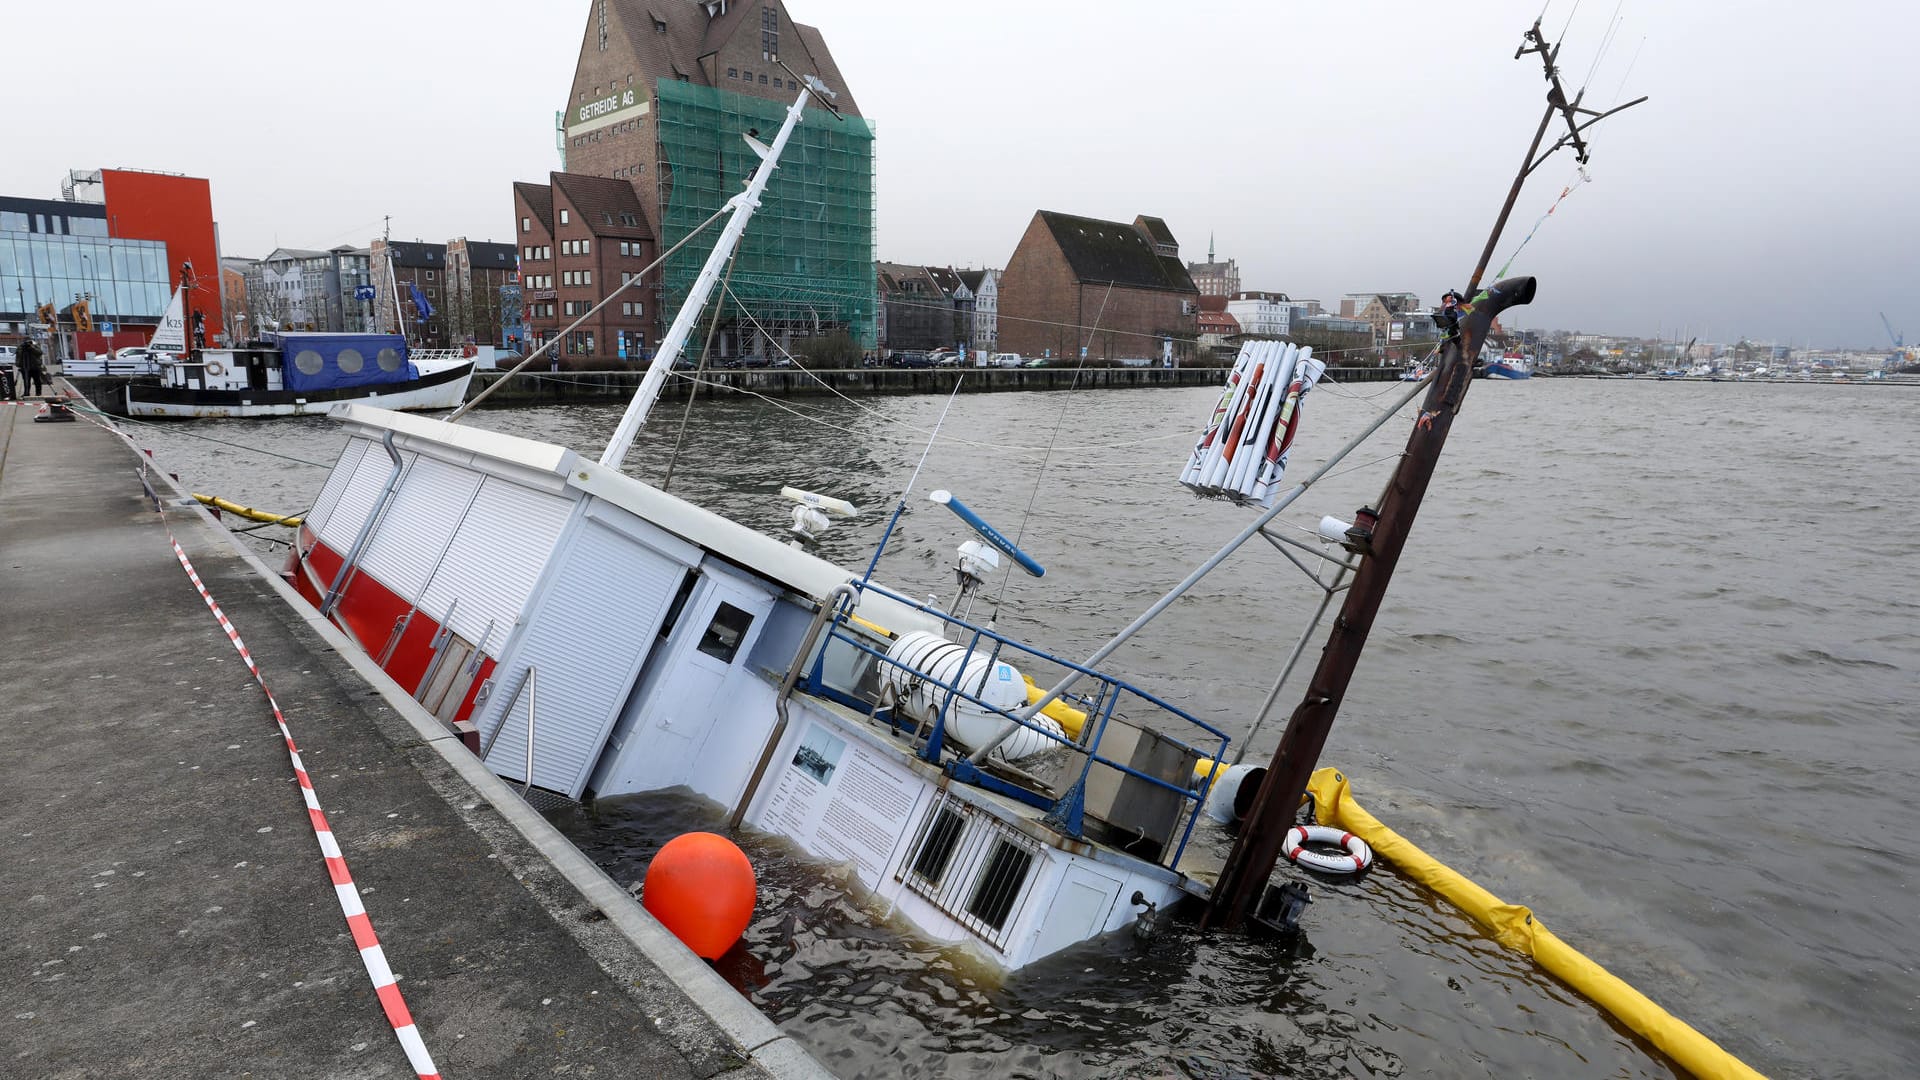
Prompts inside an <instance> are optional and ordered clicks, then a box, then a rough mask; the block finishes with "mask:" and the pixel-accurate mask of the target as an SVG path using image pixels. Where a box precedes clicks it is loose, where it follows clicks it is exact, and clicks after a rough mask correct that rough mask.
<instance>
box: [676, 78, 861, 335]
mask: <svg viewBox="0 0 1920 1080" xmlns="http://www.w3.org/2000/svg"><path fill="white" fill-rule="evenodd" d="M658 100H659V115H658V118H657V121H656V123H657V131H658V133H659V140H660V148H659V150H660V152H659V156H658V158H657V160H658V161H659V162H660V163H661V166H660V168H659V170H658V172H657V174H656V175H657V176H658V177H659V183H660V235H659V237H658V239H659V242H660V245H661V246H662V247H668V246H671V245H673V244H675V243H677V242H679V240H680V239H681V238H682V237H684V236H686V235H687V234H688V233H689V232H691V231H692V230H693V229H694V228H695V227H697V226H698V225H699V224H700V223H701V222H703V221H705V220H707V218H708V217H710V216H712V214H713V213H714V212H715V211H717V210H719V209H720V207H721V206H722V205H723V204H725V202H726V201H727V200H728V199H730V198H732V197H733V196H734V195H735V194H737V193H738V192H739V191H740V189H741V185H742V184H743V183H745V181H746V178H747V176H748V174H749V172H750V171H751V170H752V169H753V168H754V167H755V166H757V165H758V164H759V163H760V159H759V158H758V157H756V156H755V155H754V153H753V151H752V149H751V148H749V147H748V146H747V144H746V141H745V140H743V139H742V138H741V137H740V136H741V135H743V134H746V133H748V132H750V131H758V132H759V133H760V138H761V140H762V141H765V140H768V139H771V138H772V137H773V133H774V132H775V131H777V130H779V128H780V124H781V122H782V120H783V119H784V113H785V111H786V107H785V105H784V104H783V103H781V102H779V101H774V100H769V99H766V98H758V97H750V96H748V95H745V94H736V93H733V92H731V91H727V90H720V89H716V88H714V87H708V86H695V85H693V84H691V83H685V82H677V81H672V80H662V81H661V82H660V84H659V99H658ZM873 176H874V174H873V125H872V124H870V123H869V122H868V121H866V120H863V119H861V118H859V117H855V116H849V117H846V118H845V119H844V120H842V119H835V118H834V117H833V116H832V115H831V114H829V113H828V112H826V110H824V109H820V108H818V107H817V106H810V107H809V108H808V110H807V115H806V117H805V120H804V121H803V122H802V123H801V125H800V126H799V127H797V128H795V129H794V132H793V135H792V137H791V138H790V139H789V141H788V143H787V147H786V151H785V153H783V154H782V155H781V157H780V164H779V172H777V173H776V174H775V175H774V177H773V180H772V182H771V183H769V184H768V185H767V191H766V195H765V196H764V197H763V198H762V199H761V203H760V209H759V210H758V211H756V212H755V214H754V218H753V224H752V226H751V227H750V228H748V229H747V232H746V235H745V236H744V237H743V238H742V240H741V242H740V247H739V250H738V252H737V253H736V254H735V256H734V267H733V274H732V279H731V282H730V293H731V295H730V297H722V298H721V300H719V301H717V302H718V303H720V304H722V305H724V306H723V308H722V309H721V310H722V314H721V316H720V318H721V323H720V333H721V340H722V341H723V342H727V343H728V345H724V346H723V347H722V352H723V354H724V353H727V352H736V351H737V352H747V353H759V352H760V351H761V348H762V345H761V343H760V342H759V341H758V340H757V339H756V338H755V337H754V336H753V335H754V330H753V327H752V325H751V324H752V323H758V324H759V326H760V327H761V328H762V329H764V330H765V331H766V332H767V333H769V334H771V335H772V336H773V337H774V339H775V341H776V343H777V344H778V345H780V346H781V347H783V348H785V347H788V346H789V345H790V343H791V341H792V340H793V339H795V338H804V337H815V336H819V335H823V334H830V333H833V332H835V331H845V332H846V333H847V334H848V335H849V336H851V337H852V338H853V340H854V341H855V342H856V343H857V344H858V345H859V346H860V347H861V348H862V349H871V348H873V347H874V346H875V343H876V340H877V327H876V325H875V320H874V310H875V290H874V270H873V188H874V182H873ZM716 235H717V233H715V232H711V231H710V232H708V233H705V234H702V235H701V236H698V237H696V238H694V240H693V241H692V242H691V243H689V244H688V245H687V246H686V247H684V248H681V249H680V251H679V252H677V253H676V254H675V255H674V256H673V257H672V258H670V259H668V260H667V262H666V265H665V266H664V267H662V269H661V310H662V311H672V310H675V309H677V308H678V307H679V306H680V305H681V304H682V303H684V302H685V300H686V296H687V291H688V289H689V287H690V286H691V285H692V284H693V279H694V278H695V277H696V276H697V275H698V274H699V272H700V267H701V265H702V264H704V263H705V262H706V259H707V255H708V253H709V252H711V251H712V250H713V240H714V237H715V236H716ZM741 306H744V307H745V309H746V311H745V315H750V316H751V320H749V319H747V318H746V317H745V315H742V314H740V310H739V309H740V307H741Z"/></svg>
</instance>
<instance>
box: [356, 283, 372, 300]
mask: <svg viewBox="0 0 1920 1080" xmlns="http://www.w3.org/2000/svg"><path fill="white" fill-rule="evenodd" d="M353 298H354V299H355V300H371V299H373V286H371V285H355V286H354V287H353Z"/></svg>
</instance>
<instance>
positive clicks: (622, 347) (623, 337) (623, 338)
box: [615, 330, 627, 360]
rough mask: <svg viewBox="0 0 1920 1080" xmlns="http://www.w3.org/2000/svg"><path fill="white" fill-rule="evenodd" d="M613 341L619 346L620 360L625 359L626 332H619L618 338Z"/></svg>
mask: <svg viewBox="0 0 1920 1080" xmlns="http://www.w3.org/2000/svg"><path fill="white" fill-rule="evenodd" d="M615 340H616V341H617V342H618V343H619V345H620V359H622V360H625V359H626V358H627V332H626V331H625V330H622V331H620V332H619V336H618V337H617V338H615Z"/></svg>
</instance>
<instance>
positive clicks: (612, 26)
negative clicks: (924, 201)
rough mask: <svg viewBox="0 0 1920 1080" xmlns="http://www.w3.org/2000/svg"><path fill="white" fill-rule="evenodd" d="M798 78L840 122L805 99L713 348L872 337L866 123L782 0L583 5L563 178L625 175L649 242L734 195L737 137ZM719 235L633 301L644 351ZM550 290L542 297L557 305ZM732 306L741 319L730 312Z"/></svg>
mask: <svg viewBox="0 0 1920 1080" xmlns="http://www.w3.org/2000/svg"><path fill="white" fill-rule="evenodd" d="M783 65H784V66H783ZM789 71H790V72H791V74H789ZM806 75H815V76H818V77H819V78H820V79H821V81H822V82H824V83H825V84H826V85H827V86H828V87H829V88H831V89H832V90H833V91H834V92H835V93H837V94H838V95H839V97H838V100H837V101H836V102H835V104H836V106H837V108H838V109H839V110H840V112H841V113H842V116H843V118H840V119H836V118H835V117H834V116H832V115H831V114H829V113H828V112H826V111H825V110H823V109H821V108H820V107H819V106H818V105H817V104H810V105H809V106H808V109H807V114H806V119H805V121H804V122H803V123H802V124H801V126H800V127H799V128H797V129H796V130H795V131H794V133H793V136H792V138H791V141H790V142H789V143H788V146H787V150H786V153H785V155H784V156H783V158H782V160H781V163H780V171H779V173H778V174H776V175H775V177H774V178H773V181H772V183H771V184H770V186H769V187H768V190H767V193H766V197H765V198H763V199H762V200H761V206H760V209H759V210H758V211H757V212H756V214H755V217H754V220H753V224H752V226H751V227H750V228H748V230H747V232H746V235H745V237H744V238H743V240H742V242H741V244H740V247H739V250H738V253H737V254H736V256H735V260H734V268H733V279H732V282H731V291H732V293H733V297H734V299H735V300H737V301H738V304H735V303H733V302H731V301H730V302H729V307H728V313H727V314H726V315H724V316H723V317H722V322H721V326H720V328H719V332H718V335H717V336H716V338H715V349H716V351H717V352H719V353H720V354H721V355H747V354H758V355H767V354H769V353H772V352H774V351H776V349H775V346H778V347H780V348H786V349H789V350H791V349H793V348H794V347H795V344H794V339H796V338H802V337H806V336H812V335H824V334H831V333H834V332H836V331H844V332H847V333H849V334H851V336H852V337H853V338H854V340H855V341H856V342H858V343H859V344H861V345H862V346H863V347H868V348H871V347H872V346H873V344H874V320H875V298H874V269H873V230H874V222H873V205H874V192H873V129H872V127H871V126H870V125H869V124H868V123H867V122H866V121H865V120H864V119H862V118H861V116H860V111H859V106H858V104H857V103H856V102H855V100H854V98H853V95H852V93H851V92H850V91H849V89H848V87H847V85H846V82H845V80H844V79H843V78H842V77H841V75H840V71H839V69H838V67H837V66H836V65H835V63H834V61H833V57H832V55H831V54H830V53H829V52H828V51H827V48H826V43H825V40H824V39H823V38H822V37H821V34H820V32H819V31H818V30H816V29H814V28H813V27H810V26H802V25H799V24H797V23H795V22H793V20H792V18H791V17H790V16H789V14H788V12H787V8H786V5H785V4H784V3H781V2H780V0H748V2H744V3H742V2H734V0H699V2H695V0H594V2H593V3H592V4H591V5H590V8H589V14H588V18H587V25H586V33H585V35H584V38H583V40H582V42H581V46H580V58H579V62H578V64H577V66H576V69H575V72H574V78H573V86H572V88H571V91H570V93H569V98H568V101H567V110H566V112H565V113H564V114H563V116H564V119H563V121H562V125H561V131H560V136H561V147H562V152H563V159H564V165H563V171H564V172H565V173H566V174H569V175H579V176H594V177H599V178H602V179H606V180H616V181H622V182H625V183H628V184H630V185H631V187H632V189H633V191H634V194H635V197H636V199H637V200H638V205H639V208H640V209H639V218H640V221H641V224H642V226H643V227H644V228H645V229H646V230H647V235H646V237H645V239H646V240H647V241H648V247H649V250H650V251H656V252H657V251H662V250H666V249H668V248H671V247H672V246H673V245H674V244H675V243H677V242H679V241H680V240H681V239H682V238H684V237H686V236H687V234H688V233H689V232H691V231H692V230H693V229H694V228H695V227H697V226H698V225H700V223H701V222H703V221H705V220H706V219H707V218H708V217H710V216H711V215H712V214H713V213H714V212H715V211H716V210H719V209H720V207H721V206H722V205H723V204H724V203H725V202H726V200H727V199H729V198H731V197H732V196H733V195H734V194H735V193H737V192H738V191H739V190H740V188H741V185H742V183H743V182H744V181H745V179H746V177H747V175H748V173H749V172H750V171H751V170H752V169H753V168H754V167H756V166H757V165H758V164H759V159H758V158H757V157H755V156H754V154H753V152H752V150H751V149H750V148H749V147H748V146H747V145H746V143H745V142H744V141H743V140H742V139H741V137H740V136H741V135H742V134H743V133H746V132H748V131H757V132H759V134H760V138H761V140H762V141H769V140H771V138H772V137H773V133H774V132H776V131H778V130H779V127H780V124H781V122H782V120H783V119H784V115H785V112H786V108H787V106H788V105H789V104H791V103H792V101H793V100H794V98H795V96H796V95H797V94H798V93H799V89H800V85H799V81H798V80H799V79H800V77H802V76H806ZM516 201H518V196H516ZM520 216H531V215H527V214H522V213H520V211H519V210H518V208H516V219H515V220H516V224H518V218H519V217H520ZM556 227H557V222H556ZM717 233H718V229H717V227H714V228H710V229H708V230H707V231H705V232H703V233H702V234H701V235H700V236H699V237H697V238H695V239H694V240H693V241H692V242H691V243H689V244H688V245H687V246H686V247H684V248H682V249H681V250H680V251H679V252H678V253H677V254H675V256H674V257H673V258H672V259H670V260H669V261H668V262H667V264H666V265H665V266H664V267H663V269H662V274H661V277H660V281H659V283H658V287H657V289H656V290H654V291H653V292H652V293H651V294H650V295H646V296H643V297H637V298H636V299H637V300H639V301H640V302H641V303H642V305H643V307H644V308H645V310H646V316H645V319H646V322H645V326H644V332H645V334H646V340H647V343H648V345H649V347H651V346H652V345H653V344H655V343H657V342H658V340H659V338H660V336H661V335H662V334H664V332H665V330H666V321H667V320H669V319H670V318H671V316H672V314H673V313H674V312H675V311H677V310H678V309H679V307H680V304H681V301H682V300H683V299H684V298H685V296H686V294H687V291H688V287H689V286H690V285H691V284H692V281H693V278H694V277H695V276H696V275H697V274H698V272H699V269H700V266H701V264H702V263H704V262H705V260H706V257H707V254H708V253H709V252H710V251H711V250H712V246H713V238H714V237H715V236H716V235H717ZM616 242H617V241H616ZM521 246H522V247H523V248H524V247H525V246H526V242H525V241H522V245H521ZM523 256H524V251H523ZM642 265H644V263H643V264H642ZM558 273H564V271H558ZM597 287H598V286H596V288H597ZM555 291H556V296H555V298H553V299H551V300H542V301H537V302H538V303H556V304H562V305H564V304H565V302H566V300H565V299H564V298H561V297H558V295H557V292H558V286H556V289H555ZM602 295H604V293H602ZM527 302H528V305H529V308H531V306H532V305H533V304H534V303H536V301H534V300H533V299H532V298H531V297H529V298H528V301H527ZM740 305H744V307H745V314H736V312H738V311H739V306H740ZM561 325H562V326H564V325H565V323H564V322H563V323H561ZM582 329H583V330H584V329H585V328H584V327H583V328H582ZM769 338H771V339H772V340H768V339H769ZM617 343H618V342H617V341H610V340H609V339H608V337H607V336H606V333H605V332H604V331H602V332H600V333H599V334H597V335H596V337H595V341H594V347H595V350H596V351H597V353H598V354H599V355H601V356H612V355H614V350H613V349H611V348H609V347H608V346H609V345H610V344H617ZM581 344H584V342H582V343H581ZM629 351H630V352H631V349H630V350H629Z"/></svg>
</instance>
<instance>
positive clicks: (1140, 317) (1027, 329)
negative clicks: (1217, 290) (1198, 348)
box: [999, 210, 1200, 362]
mask: <svg viewBox="0 0 1920 1080" xmlns="http://www.w3.org/2000/svg"><path fill="white" fill-rule="evenodd" d="M999 300H1000V313H999V329H1000V342H999V347H1000V348H1001V349H1004V350H1006V351H1008V352H1017V353H1022V354H1024V355H1027V356H1042V355H1050V356H1054V357H1060V358H1066V359H1077V358H1078V357H1079V356H1080V350H1081V349H1082V348H1085V349H1086V350H1087V357H1088V359H1092V360H1119V359H1123V358H1132V357H1145V358H1148V359H1150V360H1153V361H1155V362H1159V361H1160V360H1161V358H1162V357H1163V356H1165V355H1167V351H1168V349H1169V348H1171V355H1172V358H1173V359H1174V360H1175V361H1176V362H1186V361H1188V360H1191V359H1192V358H1193V356H1194V351H1193V350H1194V341H1195V339H1196V338H1197V337H1198V335H1199V331H1200V322H1199V313H1200V290H1199V289H1198V288H1197V287H1195V285H1194V283H1193V277H1192V276H1191V275H1190V274H1189V273H1188V271H1187V267H1186V264H1185V263H1183V262H1181V261H1180V245H1179V243H1178V242H1176V241H1175V240H1174V238H1173V233H1172V232H1170V231H1169V230H1168V229H1167V224H1166V222H1164V221H1162V220H1160V219H1159V218H1155V217H1146V216H1144V215H1143V216H1141V217H1137V218H1134V219H1133V223H1132V224H1130V225H1129V224H1125V223H1122V222H1118V221H1101V220H1100V219H1098V218H1086V217H1075V216H1074V215H1072V214H1062V213H1059V212H1058V211H1054V210H1041V211H1039V212H1037V213H1035V214H1034V215H1033V221H1032V223H1030V224H1029V225H1028V226H1027V231H1026V234H1025V235H1023V236H1022V237H1021V238H1020V244H1019V246H1018V247H1016V248H1015V249H1014V252H1013V257H1012V258H1011V259H1008V260H1007V268H1006V269H1005V270H1004V271H1002V272H1001V274H1000V297H999Z"/></svg>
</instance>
